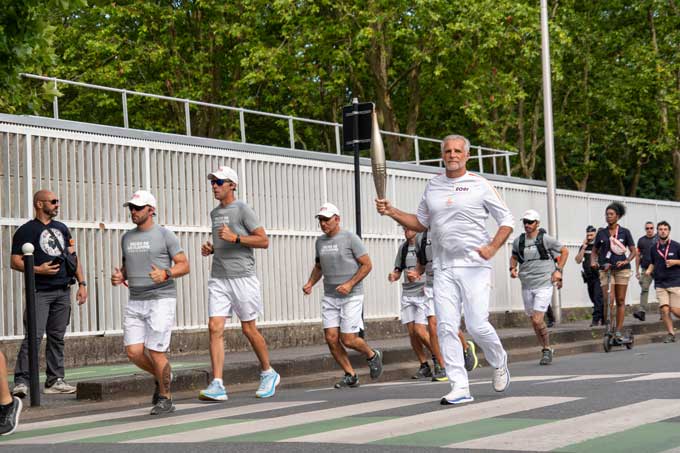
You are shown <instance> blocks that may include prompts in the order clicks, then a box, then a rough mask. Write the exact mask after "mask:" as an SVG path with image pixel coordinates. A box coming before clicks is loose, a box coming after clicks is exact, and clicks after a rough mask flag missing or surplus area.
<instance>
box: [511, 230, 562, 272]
mask: <svg viewBox="0 0 680 453" xmlns="http://www.w3.org/2000/svg"><path fill="white" fill-rule="evenodd" d="M545 233H546V231H545V230H544V229H543V228H539V229H538V236H536V248H537V249H538V255H539V256H540V259H542V260H553V259H554V258H553V255H552V253H551V252H550V250H548V249H546V248H545V244H544V243H543V235H544V234H545ZM525 243H526V233H522V234H520V235H519V246H518V247H517V254H516V255H515V257H516V258H517V261H518V262H519V264H522V263H524V249H525V248H526V245H525Z"/></svg>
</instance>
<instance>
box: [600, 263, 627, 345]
mask: <svg viewBox="0 0 680 453" xmlns="http://www.w3.org/2000/svg"><path fill="white" fill-rule="evenodd" d="M605 271H606V272H607V303H605V305H604V310H605V316H604V319H605V320H606V323H607V329H606V330H605V332H604V338H603V339H602V346H604V352H609V351H611V349H612V346H625V347H626V349H633V345H634V344H635V337H633V333H632V332H631V331H630V329H628V330H626V331H625V332H624V333H623V335H622V336H621V337H620V338H616V335H615V333H616V297H615V296H614V294H613V293H614V285H613V284H612V268H611V265H610V264H607V266H606V267H605Z"/></svg>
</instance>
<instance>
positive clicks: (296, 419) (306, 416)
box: [128, 398, 432, 443]
mask: <svg viewBox="0 0 680 453" xmlns="http://www.w3.org/2000/svg"><path fill="white" fill-rule="evenodd" d="M423 403H432V398H427V399H425V398H418V399H415V398H413V399H387V400H379V401H371V402H366V403H359V404H350V405H348V406H340V407H333V408H330V409H322V410H317V411H311V412H302V413H298V414H293V415H284V416H281V417H274V418H268V419H266V420H253V421H249V422H244V423H239V424H237V425H228V426H222V427H211V428H206V429H198V430H194V431H191V436H187V435H186V434H175V435H169V436H157V437H150V438H147V439H142V440H138V441H132V440H131V441H128V442H129V443H184V442H196V440H197V439H200V440H201V441H202V442H207V441H211V440H217V439H226V438H228V437H235V436H242V435H245V434H252V433H257V432H263V431H270V430H274V429H281V428H288V427H291V426H298V425H304V424H307V423H310V422H321V421H325V420H336V419H339V418H343V417H349V416H352V415H360V414H369V413H371V412H379V411H384V410H389V409H394V408H395V407H406V406H413V405H416V404H423Z"/></svg>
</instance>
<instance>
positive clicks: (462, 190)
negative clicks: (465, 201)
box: [456, 186, 470, 192]
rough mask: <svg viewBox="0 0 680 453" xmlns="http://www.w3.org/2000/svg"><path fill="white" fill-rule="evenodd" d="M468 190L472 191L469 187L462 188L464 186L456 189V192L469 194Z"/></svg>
mask: <svg viewBox="0 0 680 453" xmlns="http://www.w3.org/2000/svg"><path fill="white" fill-rule="evenodd" d="M468 190H470V188H469V187H462V186H457V187H456V192H467V191H468Z"/></svg>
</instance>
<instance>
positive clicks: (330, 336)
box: [302, 203, 382, 388]
mask: <svg viewBox="0 0 680 453" xmlns="http://www.w3.org/2000/svg"><path fill="white" fill-rule="evenodd" d="M316 218H317V219H318V220H319V226H320V227H321V230H322V231H323V232H324V234H323V235H321V236H320V237H319V238H318V239H317V240H316V245H315V247H316V263H315V265H314V269H312V273H311V275H310V276H309V279H308V280H307V283H305V285H304V286H303V287H302V292H303V293H304V294H311V293H312V287H313V286H314V285H315V284H316V283H317V282H318V281H319V280H321V277H323V281H324V297H323V300H322V302H321V317H322V318H323V327H324V334H325V338H326V344H328V348H329V349H330V351H331V354H332V355H333V358H334V359H335V361H336V362H337V363H338V365H340V367H341V368H342V369H343V370H344V371H345V375H344V376H343V377H342V379H340V381H338V382H337V383H336V384H335V388H344V387H358V386H359V377H358V376H357V374H356V372H355V371H354V368H353V367H352V364H351V363H350V361H349V356H348V355H347V350H346V349H345V347H348V348H351V349H354V350H355V351H357V352H360V353H362V354H364V355H365V356H366V360H367V361H368V366H369V368H370V371H371V373H370V374H371V379H377V378H378V377H380V375H381V374H382V353H381V352H380V351H378V350H377V349H376V350H373V349H371V348H370V347H369V346H368V344H367V343H366V341H364V339H363V338H361V337H359V335H358V333H359V330H360V329H361V328H362V327H363V319H362V314H363V306H364V291H363V286H362V284H361V282H362V280H363V279H364V278H365V277H366V276H367V275H368V273H369V272H371V267H372V265H371V258H369V256H368V253H367V251H366V248H365V247H364V244H363V243H362V242H361V239H360V238H359V237H358V236H357V235H356V234H354V233H350V232H349V231H345V230H342V229H340V211H339V210H338V208H337V207H336V206H335V205H334V204H332V203H324V204H323V205H322V206H321V209H320V210H319V212H318V214H317V215H316Z"/></svg>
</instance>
